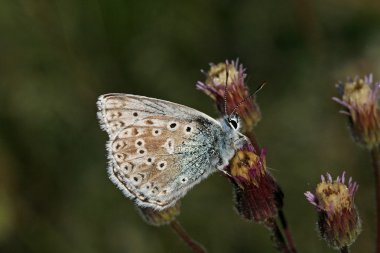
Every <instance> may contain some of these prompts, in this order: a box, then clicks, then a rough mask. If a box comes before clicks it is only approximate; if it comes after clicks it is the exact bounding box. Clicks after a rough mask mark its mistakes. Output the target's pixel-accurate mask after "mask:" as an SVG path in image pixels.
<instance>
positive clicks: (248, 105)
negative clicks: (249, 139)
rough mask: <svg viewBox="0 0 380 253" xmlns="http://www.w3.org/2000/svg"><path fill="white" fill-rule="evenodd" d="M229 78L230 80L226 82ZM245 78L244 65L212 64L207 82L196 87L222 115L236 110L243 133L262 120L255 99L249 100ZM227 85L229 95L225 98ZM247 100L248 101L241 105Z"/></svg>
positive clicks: (233, 62)
mask: <svg viewBox="0 0 380 253" xmlns="http://www.w3.org/2000/svg"><path fill="white" fill-rule="evenodd" d="M227 78H228V80H226V79H227ZM245 78H246V74H245V69H244V68H243V65H242V64H240V65H239V63H238V61H236V62H235V61H231V63H229V62H228V61H226V62H225V63H223V62H221V63H218V64H216V65H214V64H211V67H210V70H209V71H208V72H207V77H206V81H205V82H204V83H203V82H198V83H197V85H196V86H197V89H199V90H201V91H203V92H204V93H206V94H207V95H208V96H210V97H211V98H212V99H213V100H214V102H215V103H216V107H217V109H218V111H219V113H220V114H221V115H223V116H224V115H225V114H226V113H227V114H230V113H232V111H233V110H234V109H235V108H236V111H235V113H237V114H238V115H239V117H240V118H241V120H242V131H243V132H245V131H250V130H251V129H252V128H253V127H254V126H255V125H256V124H257V123H258V122H259V121H260V119H261V112H260V109H259V107H258V105H257V104H256V102H255V99H254V97H253V98H248V97H249V95H250V93H249V90H248V87H247V85H246V84H245ZM226 85H227V94H226V96H225V94H224V93H225V92H226ZM225 98H226V101H225V100H224V99H225ZM246 98H248V99H247V100H246V101H244V102H243V103H241V102H242V101H243V100H244V99H246ZM226 103H227V104H226ZM240 103H241V104H240ZM225 104H226V105H225ZM236 106H238V107H236ZM225 108H227V111H225Z"/></svg>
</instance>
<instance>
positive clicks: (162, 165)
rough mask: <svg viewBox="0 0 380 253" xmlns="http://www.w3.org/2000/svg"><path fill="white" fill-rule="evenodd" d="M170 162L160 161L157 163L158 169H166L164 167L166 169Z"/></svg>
mask: <svg viewBox="0 0 380 253" xmlns="http://www.w3.org/2000/svg"><path fill="white" fill-rule="evenodd" d="M167 164H168V163H167V162H166V161H159V162H158V163H157V169H158V170H164V169H166V165H167Z"/></svg>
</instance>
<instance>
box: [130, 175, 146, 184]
mask: <svg viewBox="0 0 380 253" xmlns="http://www.w3.org/2000/svg"><path fill="white" fill-rule="evenodd" d="M131 181H132V184H133V185H139V184H141V182H142V181H143V175H141V174H134V175H132V176H131Z"/></svg>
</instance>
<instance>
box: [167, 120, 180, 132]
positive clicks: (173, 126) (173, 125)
mask: <svg viewBox="0 0 380 253" xmlns="http://www.w3.org/2000/svg"><path fill="white" fill-rule="evenodd" d="M166 127H167V128H168V129H169V130H170V131H175V130H177V129H178V127H179V124H178V122H175V121H170V122H169V123H168V125H167V126H166Z"/></svg>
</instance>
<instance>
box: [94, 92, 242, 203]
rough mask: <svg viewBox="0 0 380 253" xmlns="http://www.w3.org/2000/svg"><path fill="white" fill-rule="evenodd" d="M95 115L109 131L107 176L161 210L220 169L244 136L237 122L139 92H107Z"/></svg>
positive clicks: (129, 194) (138, 199)
mask: <svg viewBox="0 0 380 253" xmlns="http://www.w3.org/2000/svg"><path fill="white" fill-rule="evenodd" d="M97 104H98V109H99V111H98V118H99V120H100V124H101V127H102V129H104V130H105V131H106V132H107V133H108V135H109V141H108V143H107V150H108V159H109V167H108V173H109V175H110V178H111V180H112V181H113V182H114V183H115V184H116V185H117V186H118V188H120V189H121V190H122V191H123V193H124V194H125V195H126V196H127V197H129V198H131V199H133V200H134V201H135V202H136V204H137V205H139V206H142V207H151V208H155V209H157V210H162V209H165V208H167V207H170V206H172V205H173V204H174V203H175V202H176V201H177V200H178V199H180V198H181V197H182V196H183V195H185V194H186V192H187V191H188V190H189V189H190V188H191V187H192V186H194V185H195V184H197V183H199V182H200V181H201V180H202V179H203V178H206V177H207V176H208V175H210V174H211V173H212V172H215V171H217V170H218V169H220V170H221V169H223V168H224V167H225V166H226V165H228V162H229V160H230V159H231V158H232V156H233V155H234V153H235V150H236V149H237V148H239V147H240V146H241V145H242V143H243V142H244V140H245V137H244V136H243V135H241V134H240V133H239V132H238V127H236V128H235V126H231V125H230V124H229V121H228V120H226V119H222V120H220V121H217V120H215V119H213V118H211V117H209V116H208V115H206V114H204V113H201V112H199V111H197V110H195V109H192V108H189V107H186V106H183V105H179V104H175V103H172V102H168V101H163V100H159V99H154V98H148V97H143V96H136V95H128V94H106V95H102V96H100V97H99V100H98V103H97Z"/></svg>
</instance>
